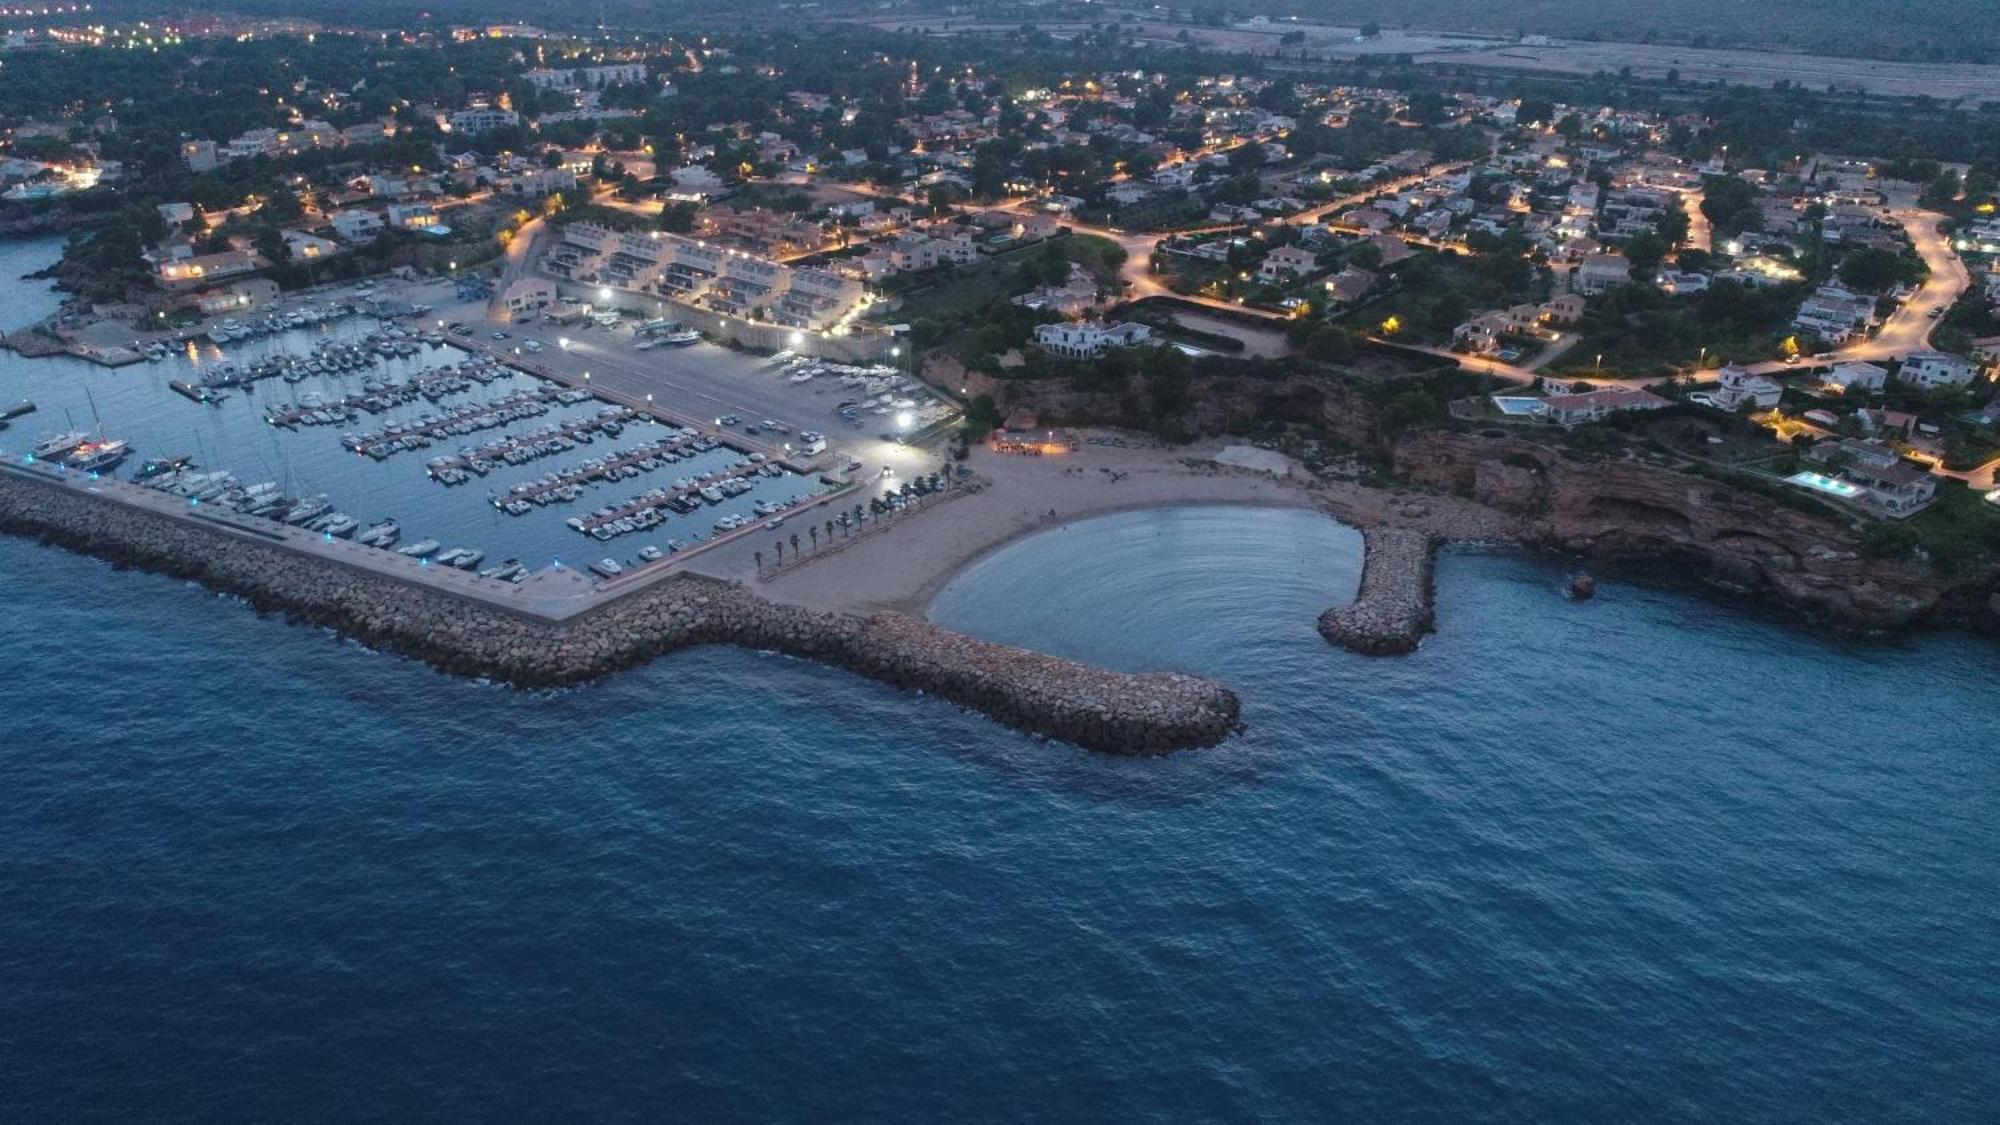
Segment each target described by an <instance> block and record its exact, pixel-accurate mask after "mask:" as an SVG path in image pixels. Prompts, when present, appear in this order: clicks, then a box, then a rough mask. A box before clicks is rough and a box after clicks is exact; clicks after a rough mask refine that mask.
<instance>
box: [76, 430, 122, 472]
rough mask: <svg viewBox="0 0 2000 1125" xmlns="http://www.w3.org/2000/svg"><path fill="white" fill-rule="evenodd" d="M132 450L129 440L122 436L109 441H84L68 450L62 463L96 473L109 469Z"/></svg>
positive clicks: (80, 470)
mask: <svg viewBox="0 0 2000 1125" xmlns="http://www.w3.org/2000/svg"><path fill="white" fill-rule="evenodd" d="M131 451H132V445H131V443H130V442H128V441H126V440H124V439H123V438H112V439H111V440H109V441H86V442H84V443H83V444H81V445H79V446H77V447H76V448H75V449H73V450H71V451H70V454H69V456H68V458H66V459H65V460H64V464H66V465H68V466H69V467H70V468H72V469H75V470H77V471H78V472H85V473H96V472H102V471H103V470H105V469H109V468H111V467H112V466H114V465H116V464H118V462H120V461H123V460H124V459H125V455H126V454H127V453H130V452H131Z"/></svg>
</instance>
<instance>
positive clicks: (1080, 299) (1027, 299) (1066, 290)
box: [1014, 262, 1097, 316]
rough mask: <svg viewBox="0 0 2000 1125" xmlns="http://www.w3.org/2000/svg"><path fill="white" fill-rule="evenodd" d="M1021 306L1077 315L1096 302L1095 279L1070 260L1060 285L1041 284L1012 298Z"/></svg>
mask: <svg viewBox="0 0 2000 1125" xmlns="http://www.w3.org/2000/svg"><path fill="white" fill-rule="evenodd" d="M1014 303H1015V304H1017V305H1020V306H1021V307H1022V308H1028V309H1036V310H1049V311H1053V312H1059V313H1061V314H1063V315H1064V316H1077V315H1079V314H1081V313H1082V312H1083V310H1085V309H1087V308H1089V307H1090V306H1091V305H1094V304H1096V303H1097V279H1096V278H1094V277H1092V276H1091V275H1090V271H1089V270H1086V269H1084V268H1083V267H1082V266H1079V265H1077V264H1076V263H1075V262H1071V263H1070V266H1069V278H1068V279H1067V280H1065V281H1064V282H1063V283H1062V284H1061V285H1043V286H1039V287H1037V288H1036V289H1034V290H1032V291H1030V292H1027V293H1023V294H1021V295H1020V296H1017V297H1015V298H1014Z"/></svg>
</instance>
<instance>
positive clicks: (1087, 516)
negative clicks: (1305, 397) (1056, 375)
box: [910, 497, 1361, 618]
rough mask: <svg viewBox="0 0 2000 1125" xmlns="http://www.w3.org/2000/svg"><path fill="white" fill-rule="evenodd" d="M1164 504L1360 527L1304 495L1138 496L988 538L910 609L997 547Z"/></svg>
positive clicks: (926, 609)
mask: <svg viewBox="0 0 2000 1125" xmlns="http://www.w3.org/2000/svg"><path fill="white" fill-rule="evenodd" d="M1164 508H1182V509H1187V510H1191V511H1199V510H1201V509H1203V508H1214V509H1220V510H1225V511H1243V510H1245V509H1255V508H1268V509H1270V510H1272V511H1284V512H1291V511H1301V510H1308V509H1310V510H1312V511H1317V512H1319V513H1320V514H1321V515H1323V516H1325V517H1326V518H1327V520H1328V521H1329V522H1332V523H1335V524H1339V525H1340V526H1341V527H1345V528H1348V529H1349V530H1351V531H1356V532H1359V531H1360V530H1361V529H1360V528H1358V527H1354V526H1353V525H1352V524H1349V523H1346V522H1345V521H1343V520H1341V519H1339V518H1338V517H1336V516H1334V515H1333V514H1331V513H1329V512H1327V511H1326V510H1325V509H1323V508H1320V507H1319V506H1318V505H1315V504H1313V503H1312V502H1311V501H1310V500H1308V499H1306V498H1304V497H1301V498H1300V500H1299V502H1297V503H1288V502H1285V501H1282V500H1266V499H1246V500H1223V499H1206V500H1174V499H1165V498H1161V499H1153V500H1140V501H1135V502H1133V503H1129V504H1112V505H1108V506H1106V507H1103V508H1091V509H1087V510H1084V511H1081V512H1078V513H1076V514H1075V515H1070V516H1064V517H1062V518H1060V519H1057V520H1052V521H1049V522H1045V523H1043V524H1040V525H1038V526H1030V527H1024V528H1021V529H1019V530H1017V531H1015V532H1014V533H1013V534H1010V535H1007V536H1005V537H1004V538H1000V539H995V540H992V541H991V542H988V543H986V544H985V545H983V546H981V547H980V548H979V549H978V550H976V551H974V552H973V553H972V554H970V555H968V556H966V557H965V558H963V559H960V560H955V561H953V562H952V563H951V564H950V566H949V567H948V569H945V570H943V571H941V572H940V573H939V574H938V575H937V576H936V577H934V578H932V579H930V580H929V581H927V582H925V583H924V584H923V586H921V587H920V588H918V590H917V592H916V593H915V594H913V595H911V598H910V610H911V611H913V612H914V613H916V614H919V615H922V616H924V617H926V618H928V616H929V614H930V610H931V606H932V605H933V604H935V603H936V602H937V599H938V595H939V594H942V593H944V591H945V588H946V587H948V586H950V585H951V584H952V583H953V582H955V581H957V580H958V579H959V578H960V577H961V576H962V575H964V574H965V573H966V572H967V571H970V570H971V569H972V568H973V567H975V566H978V565H979V564H980V563H982V562H985V561H986V560H987V559H990V558H992V557H993V556H994V555H997V554H999V553H1000V552H1001V551H1004V550H1006V549H1007V548H1009V547H1012V546H1015V545H1017V544H1021V543H1026V542H1029V541H1031V540H1034V539H1037V538H1039V537H1041V536H1044V535H1051V534H1054V533H1055V532H1058V531H1067V530H1069V527H1070V525H1071V524H1073V523H1083V522H1087V521H1091V520H1100V519H1107V518H1109V517H1111V516H1122V515H1126V514H1128V513H1131V512H1150V511H1158V510H1160V509H1164Z"/></svg>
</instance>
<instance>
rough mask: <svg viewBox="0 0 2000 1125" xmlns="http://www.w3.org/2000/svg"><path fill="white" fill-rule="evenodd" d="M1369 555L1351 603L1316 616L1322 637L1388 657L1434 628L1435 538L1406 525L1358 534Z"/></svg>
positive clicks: (1411, 648)
mask: <svg viewBox="0 0 2000 1125" xmlns="http://www.w3.org/2000/svg"><path fill="white" fill-rule="evenodd" d="M1361 536H1362V540H1363V542H1364V544H1365V546H1366V551H1367V554H1366V556H1365V557H1364V559H1363V561H1362V564H1361V590H1360V592H1359V593H1358V594H1357V595H1356V596H1355V598H1354V601H1353V602H1352V603H1350V604H1348V605H1344V606H1340V607H1338V608H1336V609H1329V610H1327V611H1326V612H1325V613H1323V614H1321V615H1320V619H1319V631H1320V635H1321V636H1324V637H1325V638H1326V639H1327V640H1329V641H1331V642H1333V643H1334V644H1337V645H1339V646H1341V647H1342V648H1345V649H1348V650H1349V651H1352V652H1359V653H1364V654H1367V655H1370V656H1390V655H1396V654H1400V653H1406V652H1413V651H1415V650H1416V647H1417V643H1418V642H1419V641H1421V640H1422V639H1423V636H1424V634H1425V633H1428V632H1430V631H1431V630H1432V628H1434V627H1435V613H1434V610H1433V598H1432V571H1433V569H1434V566H1435V561H1436V557H1437V539H1436V538H1435V537H1434V536H1432V535H1431V534H1430V533H1428V532H1424V531H1415V530H1412V529H1410V528H1404V527H1380V526H1378V527H1369V528H1364V529H1363V530H1362V532H1361Z"/></svg>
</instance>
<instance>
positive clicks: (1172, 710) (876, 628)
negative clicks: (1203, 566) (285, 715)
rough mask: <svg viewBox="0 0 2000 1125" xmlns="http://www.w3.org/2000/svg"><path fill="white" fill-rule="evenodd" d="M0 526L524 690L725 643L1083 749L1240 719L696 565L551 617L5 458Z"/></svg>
mask: <svg viewBox="0 0 2000 1125" xmlns="http://www.w3.org/2000/svg"><path fill="white" fill-rule="evenodd" d="M0 531H7V532H10V533H14V534H18V535H26V536H32V537H35V538H39V539H41V540H42V541H44V542H47V543H51V544H54V545H58V546H62V547H66V548H69V549H71V550H74V551H78V552H80V553H85V554H91V555H96V556H98V557H102V558H106V559H109V560H110V561H112V562H113V563H114V564H117V565H124V566H136V567H140V568H143V569H147V570H152V571H157V572H161V573H165V574H169V575H173V576H175V577H178V578H183V579H187V580H191V581H195V582H199V583H201V584H202V585H204V586H207V587H209V588H211V589H215V590H219V591H221V592H224V593H229V594H233V595H236V596H239V597H241V598H243V599H244V600H245V601H247V602H249V603H250V604H251V605H252V606H253V607H254V608H256V609H258V610H260V611H264V612H278V613H284V614H286V615H288V616H290V617H292V618H294V619H296V620H300V621H303V622H306V623H309V624H314V625H321V626H326V627H329V628H332V629H334V630H336V631H338V632H340V633H342V634H344V635H347V636H352V637H355V638H357V639H359V640H361V641H363V642H364V643H367V644H370V645H373V646H376V647H380V648H384V649H389V650H392V651H396V652H400V653H403V654H405V655H408V656H411V657H414V658H416V659H420V660H423V661H424V662H426V663H428V664H431V665H432V666H434V667H436V668H439V669H440V670H442V671H445V672H449V673H453V674H456V675H463V676H477V677H487V678H491V679H494V680H497V681H501V682H504V683H509V684H513V685H516V686H520V687H543V686H554V685H560V684H570V683H577V682H581V681H584V680H588V679H593V678H596V677H598V676H602V675H606V674H609V673H611V672H615V671H618V670H621V669H624V668H629V667H632V666H634V665H637V664H640V663H643V662H644V661H646V660H649V659H651V658H653V657H655V656H659V655H662V654H664V653H668V652H673V651H676V650H678V649H681V648H685V647H689V646H692V645H696V644H716V643H719V644H733V645H738V646H741V647H745V648H752V649H765V650H772V651H777V652H783V653H786V654H789V655H794V656H803V657H808V658H811V659H814V660H818V661H821V662H823V663H827V664H831V665H834V666H837V667H841V668H845V669H847V670H849V671H852V672H855V673H857V674H859V675H863V676H866V677H868V678H870V679H874V680H879V681H881V682H884V683H887V684H890V685H893V686H896V687H900V688H905V689H916V690H920V691H924V692H927V693H930V694H933V695H937V696H940V697H942V698H944V699H947V700H949V701H951V702H954V703H957V704H959V705H961V706H963V707H967V708H970V709H973V710H976V711H980V712H982V713H984V714H986V715H988V716H990V717H992V718H993V719H995V720H996V721H998V722H1001V723H1003V724H1005V725H1008V726H1012V727H1014V728H1016V729H1019V730H1023V731H1027V732H1030V733H1034V734H1040V735H1045V736H1048V737H1051V738H1056V739H1060V740H1062V741H1065V742H1070V743H1074V744H1076V745H1078V746H1081V747H1084V748H1086V749H1092V750H1101V751H1106V752H1111V753H1124V754H1160V753H1167V752H1170V751H1173V750H1180V749H1191V748H1196V747H1203V746H1212V745H1215V744H1216V743H1219V742H1221V741H1222V740H1223V739H1224V738H1226V737H1228V735H1229V734H1230V733H1231V732H1233V731H1234V730H1235V729H1236V727H1237V725H1238V718H1239V703H1238V701H1237V698H1236V696H1235V694H1234V693H1232V692H1230V691H1229V690H1228V689H1227V688H1224V687H1222V686H1220V685H1219V684H1216V683H1213V682H1211V681H1208V680H1204V679H1200V678H1198V677H1194V676H1186V675H1175V674H1144V675H1135V674H1128V673H1120V672H1112V671H1108V670H1105V669H1101V668H1093V667H1090V666H1088V665H1084V664H1080V663H1077V662H1075V661H1070V660H1065V659H1062V658H1060V657H1055V656H1050V655H1047V654H1044V653H1037V652H1029V651H1027V650H1024V649H1018V648H1011V647H1009V646H1006V645H999V644H993V643H991V642H987V641H981V640H978V639H975V638H972V637H968V636H964V635H961V634H957V633H952V632H950V631H948V630H945V629H941V628H939V627H937V626H935V625H932V624H930V623H929V622H926V621H922V620H917V619H914V618H911V617H908V616H906V615H903V614H898V613H892V612H878V613H874V614H870V615H866V616H861V615H855V614H846V613H825V612H817V611H814V610H810V609H806V608H802V607H798V606H789V605H782V604H778V603H774V602H771V601H769V600H766V599H764V598H762V597H759V596H757V595H756V594H753V593H751V592H749V591H747V590H745V589H743V588H742V586H741V585H739V584H736V583H732V582H727V581H723V580H720V579H715V578H709V577H704V576H700V575H694V574H685V573H683V574H675V575H671V576H669V577H667V578H665V579H664V580H661V581H656V582H653V583H650V584H648V585H646V586H644V587H641V588H637V589H634V590H632V591H631V592H629V593H627V594H623V595H621V596H618V597H615V598H610V599H606V600H604V601H602V602H601V603H600V604H598V605H596V606H594V607H592V608H590V609H588V610H586V611H584V612H581V613H577V614H574V615H573V616H568V617H563V618H554V617H549V616H544V615H539V614H537V613H535V612H533V610H532V609H531V608H530V605H529V604H528V603H526V602H525V601H523V602H522V604H519V605H510V604H506V603H504V602H503V601H500V600H498V599H496V598H494V597H493V596H490V595H487V596H475V595H474V593H473V592H472V591H470V590H465V591H461V590H459V589H455V588H453V586H452V584H451V583H449V582H443V581H418V580H416V579H414V578H407V579H406V578H403V577H400V576H396V575H392V574H385V573H380V572H378V571H376V570H372V569H370V568H368V567H366V566H362V565H357V564H356V563H353V562H349V561H346V560H344V559H341V558H338V557H330V556H326V555H324V554H322V553H319V552H313V551H307V550H303V549H300V548H299V547H297V546H296V545H294V544H293V543H291V542H290V541H289V540H287V539H286V538H285V537H284V536H283V535H281V534H278V533H276V532H262V531H260V530H258V529H251V528H242V527H232V526H229V525H226V524H222V523H217V522H212V521H209V520H206V519H204V518H202V517H201V516H199V515H197V514H195V513H193V512H190V511H176V512H173V513H169V512H166V511H158V510H152V509H149V508H145V507H141V506H139V505H137V504H133V503H128V502H126V501H124V500H121V499H119V498H117V497H116V496H114V495H110V494H109V493H108V491H107V490H105V489H104V488H102V487H101V486H97V485H92V484H90V483H89V482H87V481H83V480H80V479H77V478H63V479H59V478H55V477H48V476H43V475H41V474H37V473H32V472H25V471H14V470H10V471H7V472H0ZM432 577H433V578H436V579H445V578H449V577H454V576H451V575H436V576H432Z"/></svg>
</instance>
